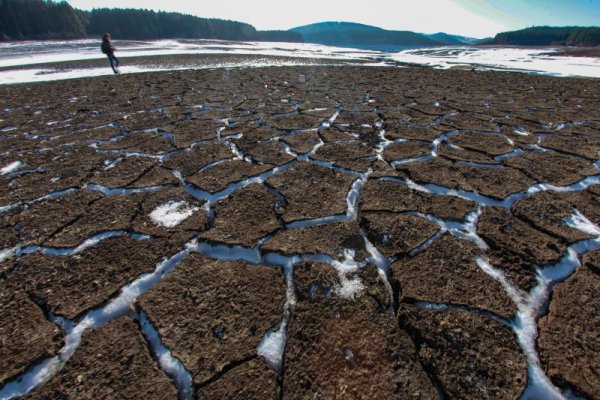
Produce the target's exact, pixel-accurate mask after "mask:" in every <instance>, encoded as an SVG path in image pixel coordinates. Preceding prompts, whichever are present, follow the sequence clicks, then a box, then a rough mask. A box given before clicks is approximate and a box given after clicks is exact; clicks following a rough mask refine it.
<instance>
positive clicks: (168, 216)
mask: <svg viewBox="0 0 600 400" xmlns="http://www.w3.org/2000/svg"><path fill="white" fill-rule="evenodd" d="M198 210H199V208H198V207H195V206H191V205H189V204H188V203H187V202H186V201H169V202H167V203H165V204H162V205H160V206H158V207H156V208H155V209H154V210H153V211H152V212H151V213H150V219H152V221H153V222H154V223H155V224H156V225H159V226H164V227H167V228H173V227H174V226H177V225H179V224H180V223H181V222H183V221H184V220H186V219H187V218H189V217H191V216H192V214H194V213H195V212H196V211H198Z"/></svg>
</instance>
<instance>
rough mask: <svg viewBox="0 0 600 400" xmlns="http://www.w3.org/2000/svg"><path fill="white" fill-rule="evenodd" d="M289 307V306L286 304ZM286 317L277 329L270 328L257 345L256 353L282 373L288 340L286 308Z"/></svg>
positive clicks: (286, 313)
mask: <svg viewBox="0 0 600 400" xmlns="http://www.w3.org/2000/svg"><path fill="white" fill-rule="evenodd" d="M286 307H287V306H286ZM284 314H285V316H284V319H283V320H282V321H281V322H280V323H279V326H278V327H277V330H275V331H273V330H271V329H269V330H268V331H267V332H266V333H265V334H264V336H263V337H262V339H261V340H260V342H259V343H258V346H257V347H256V353H257V354H258V355H259V356H262V357H264V358H265V360H266V361H267V365H268V366H269V367H271V368H272V369H273V370H275V371H277V373H278V374H281V371H282V366H283V351H284V350H285V344H286V342H287V335H286V330H287V315H288V314H289V312H288V311H287V309H286V312H285V313H284Z"/></svg>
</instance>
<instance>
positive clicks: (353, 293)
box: [332, 249, 365, 300]
mask: <svg viewBox="0 0 600 400" xmlns="http://www.w3.org/2000/svg"><path fill="white" fill-rule="evenodd" d="M354 255H355V251H354V250H350V249H345V250H344V261H342V262H340V261H334V262H333V264H332V265H333V267H334V268H335V270H336V271H337V273H338V277H339V278H340V285H339V286H338V287H337V288H336V290H335V291H336V293H337V294H338V296H340V297H342V298H344V299H349V300H354V299H355V298H356V297H358V296H360V295H361V293H362V292H363V291H364V290H365V286H364V285H363V284H362V281H361V280H360V278H359V277H357V276H355V277H352V278H348V274H351V273H353V272H356V271H358V270H359V269H360V268H361V267H362V264H361V263H358V262H356V261H355V260H354Z"/></svg>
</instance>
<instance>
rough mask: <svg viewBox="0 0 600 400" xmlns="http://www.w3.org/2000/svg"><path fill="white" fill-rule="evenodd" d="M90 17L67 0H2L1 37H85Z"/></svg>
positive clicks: (6, 38) (0, 6) (0, 4)
mask: <svg viewBox="0 0 600 400" xmlns="http://www.w3.org/2000/svg"><path fill="white" fill-rule="evenodd" d="M88 18H89V15H88V13H85V12H83V11H79V10H76V9H74V8H73V7H71V6H70V5H69V4H68V3H66V2H59V3H55V2H52V1H46V0H0V40H22V39H72V38H81V37H85V36H86V26H87V21H88Z"/></svg>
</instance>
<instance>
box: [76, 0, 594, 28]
mask: <svg viewBox="0 0 600 400" xmlns="http://www.w3.org/2000/svg"><path fill="white" fill-rule="evenodd" d="M67 1H68V2H69V3H70V4H71V5H72V6H74V7H78V8H82V9H86V10H89V9H92V8H95V7H123V8H125V7H127V8H147V9H153V10H164V11H178V12H183V13H187V14H193V15H197V16H200V17H213V18H225V19H232V20H236V21H242V22H248V23H250V24H252V25H254V26H255V27H256V28H257V29H289V28H292V27H295V26H299V25H305V24H310V23H313V22H320V21H351V22H361V23H365V24H369V25H375V26H379V27H382V28H386V29H397V30H412V31H416V32H425V33H434V32H440V31H443V32H448V33H454V34H459V35H466V36H473V37H486V36H493V35H495V34H496V33H498V32H501V31H506V30H514V29H520V28H525V27H528V26H532V25H555V26H564V25H587V26H589V25H599V24H600V0H168V1H165V0H128V1H122V0H67Z"/></svg>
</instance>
